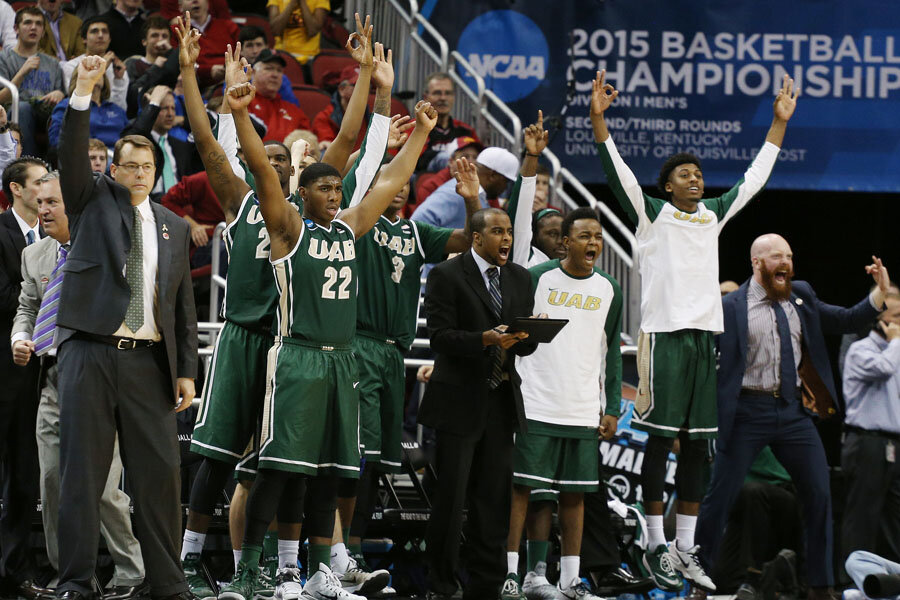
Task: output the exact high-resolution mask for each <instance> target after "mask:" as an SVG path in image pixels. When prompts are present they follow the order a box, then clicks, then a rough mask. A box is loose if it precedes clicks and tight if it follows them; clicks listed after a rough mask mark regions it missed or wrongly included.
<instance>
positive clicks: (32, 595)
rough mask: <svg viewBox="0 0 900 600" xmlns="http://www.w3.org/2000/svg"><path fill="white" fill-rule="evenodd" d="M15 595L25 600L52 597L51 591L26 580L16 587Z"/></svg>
mask: <svg viewBox="0 0 900 600" xmlns="http://www.w3.org/2000/svg"><path fill="white" fill-rule="evenodd" d="M16 594H18V595H19V597H21V598H25V600H37V599H38V598H40V597H42V596H52V595H53V590H51V589H48V588H44V587H41V586H39V585H38V584H36V583H35V582H34V581H32V580H31V579H26V580H25V581H23V582H21V583H20V584H19V585H18V586H17V587H16Z"/></svg>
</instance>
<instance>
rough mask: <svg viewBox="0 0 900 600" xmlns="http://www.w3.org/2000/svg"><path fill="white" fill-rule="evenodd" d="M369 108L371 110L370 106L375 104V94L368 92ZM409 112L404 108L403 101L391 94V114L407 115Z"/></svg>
mask: <svg viewBox="0 0 900 600" xmlns="http://www.w3.org/2000/svg"><path fill="white" fill-rule="evenodd" d="M368 102H369V110H372V107H373V106H375V94H374V93H372V94H369V101H368ZM408 114H410V112H409V109H408V108H406V104H404V103H403V100H400V99H399V98H397V97H396V96H391V116H393V115H403V116H405V115H408Z"/></svg>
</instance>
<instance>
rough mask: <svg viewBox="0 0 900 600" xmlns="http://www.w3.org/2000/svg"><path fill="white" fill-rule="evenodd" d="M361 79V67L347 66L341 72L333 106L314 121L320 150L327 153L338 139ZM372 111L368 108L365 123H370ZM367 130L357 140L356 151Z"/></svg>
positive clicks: (323, 111) (333, 95)
mask: <svg viewBox="0 0 900 600" xmlns="http://www.w3.org/2000/svg"><path fill="white" fill-rule="evenodd" d="M357 79H359V65H347V66H346V67H344V69H343V70H342V71H341V82H340V83H339V84H338V88H337V89H336V90H335V91H334V93H333V94H332V95H331V105H329V106H326V107H325V108H323V109H322V110H321V111H319V114H317V115H316V117H315V118H314V119H313V124H312V131H313V133H315V134H316V137H317V138H319V150H321V151H322V152H325V151H326V150H327V149H328V146H330V145H331V142H332V141H334V138H335V137H337V134H338V131H340V129H341V120H342V119H343V118H344V111H346V110H347V103H348V102H350V96H351V95H353V88H355V87H356V80H357ZM369 114H370V111H369V109H368V107H366V112H365V116H364V117H363V118H364V121H363V122H365V123H368V122H369ZM365 134H366V130H365V129H361V130H360V132H359V135H358V136H357V138H356V145H355V146H354V149H357V148H359V147H360V146H361V145H362V140H363V137H365Z"/></svg>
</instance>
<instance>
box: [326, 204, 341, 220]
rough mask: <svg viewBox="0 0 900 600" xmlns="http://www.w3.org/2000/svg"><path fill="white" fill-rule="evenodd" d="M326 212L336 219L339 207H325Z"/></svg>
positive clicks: (332, 205)
mask: <svg viewBox="0 0 900 600" xmlns="http://www.w3.org/2000/svg"><path fill="white" fill-rule="evenodd" d="M325 212H327V213H328V214H329V215H331V216H332V217H334V216H335V215H336V214H337V213H338V207H337V205H334V204H331V205H328V206H326V207H325Z"/></svg>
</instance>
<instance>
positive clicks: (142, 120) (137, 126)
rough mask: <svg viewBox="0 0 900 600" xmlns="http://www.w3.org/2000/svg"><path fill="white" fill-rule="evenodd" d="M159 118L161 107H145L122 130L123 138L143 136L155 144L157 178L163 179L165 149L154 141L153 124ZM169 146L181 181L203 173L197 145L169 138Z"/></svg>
mask: <svg viewBox="0 0 900 600" xmlns="http://www.w3.org/2000/svg"><path fill="white" fill-rule="evenodd" d="M157 116H159V107H158V106H150V105H149V104H148V105H147V106H145V107H144V110H143V111H141V114H139V115H138V116H137V118H136V119H135V120H134V121H133V122H132V123H131V124H130V125H129V126H128V127H126V128H125V129H123V130H122V137H125V136H126V135H142V136H144V137H145V138H147V139H148V140H150V141H151V142H153V148H154V150H153V152H154V154H155V155H156V167H157V168H156V178H157V179H159V178H160V177H162V165H163V160H164V157H163V149H162V146H160V145H159V143H157V142H156V141H155V140H154V139H153V124H154V123H156V117H157ZM168 139H169V146H171V147H172V156H173V157H174V158H175V169H176V170H177V172H178V179H179V181H180V180H181V178H182V177H184V176H185V175H193V174H194V173H198V172H200V171H203V170H204V168H203V160H202V159H201V158H200V153H199V152H198V151H197V146H196V144H190V143H188V142H183V141H181V140H179V139H177V138H173V137H169V138H168Z"/></svg>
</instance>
